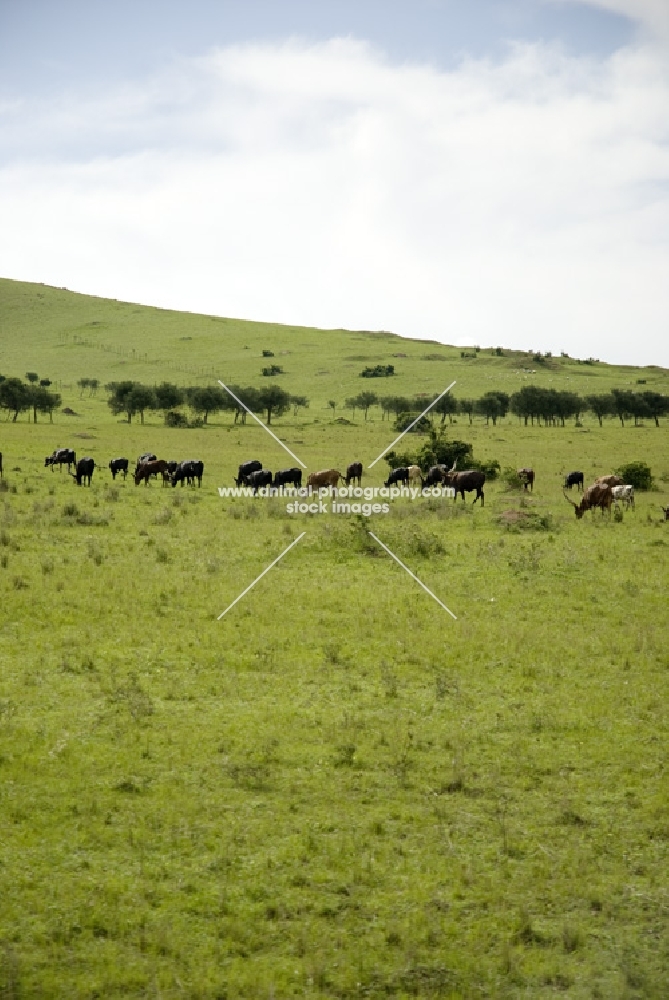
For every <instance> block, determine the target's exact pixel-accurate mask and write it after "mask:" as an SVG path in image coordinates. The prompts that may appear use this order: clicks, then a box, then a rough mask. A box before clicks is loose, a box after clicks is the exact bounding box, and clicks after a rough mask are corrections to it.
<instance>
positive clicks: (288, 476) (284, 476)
mask: <svg viewBox="0 0 669 1000" xmlns="http://www.w3.org/2000/svg"><path fill="white" fill-rule="evenodd" d="M289 484H290V485H291V486H295V487H296V489H298V490H299V489H300V487H301V486H302V469H298V468H294V469H281V470H280V471H279V472H275V473H274V482H273V483H272V486H275V487H276V488H277V489H278V488H279V487H280V486H288V485H289Z"/></svg>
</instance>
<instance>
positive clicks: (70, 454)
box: [44, 448, 77, 472]
mask: <svg viewBox="0 0 669 1000" xmlns="http://www.w3.org/2000/svg"><path fill="white" fill-rule="evenodd" d="M76 464H77V456H76V454H75V452H74V451H72V449H71V448H56V450H55V451H54V452H53V454H51V455H47V457H46V458H45V459H44V468H46V467H47V465H50V466H51V471H52V472H53V467H54V465H57V466H58V468H59V469H60V471H61V472H62V471H63V466H64V465H66V466H67V471H68V472H69V471H70V466H71V465H76Z"/></svg>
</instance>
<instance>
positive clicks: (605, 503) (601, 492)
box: [562, 483, 613, 520]
mask: <svg viewBox="0 0 669 1000" xmlns="http://www.w3.org/2000/svg"><path fill="white" fill-rule="evenodd" d="M562 493H563V495H564V498H565V500H568V501H569V503H570V504H571V505H572V507H573V508H574V512H575V514H576V517H577V518H578V519H579V520H580V519H581V518H582V517H583V515H584V514H585V512H586V510H591V511H592V512H593V514H594V512H595V508H596V507H599V508H600V510H601V512H602V514H603V513H604V511H605V510H608V512H609V514H610V513H611V504H612V503H613V490H612V489H611V487H610V486H609V485H608V484H607V483H593V484H592V486H588V488H587V490H586V491H585V493H584V494H583V496H582V498H581V502H580V503H579V504H576V503H574V501H573V500H570V499H569V497H568V496H567V494H566V493H565V492H564V490H563V491H562Z"/></svg>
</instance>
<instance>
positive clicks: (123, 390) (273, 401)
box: [105, 382, 309, 426]
mask: <svg viewBox="0 0 669 1000" xmlns="http://www.w3.org/2000/svg"><path fill="white" fill-rule="evenodd" d="M105 389H107V391H108V392H109V399H108V401H107V402H108V405H109V408H110V409H111V411H112V413H124V414H125V415H126V417H127V419H128V423H131V422H132V418H133V417H134V416H137V415H139V418H140V421H141V423H144V414H145V413H146V411H147V410H157V411H161V412H162V413H163V415H164V419H165V423H166V424H172V425H173V426H180V425H181V424H182V423H183V421H184V420H185V418H183V416H182V415H180V414H179V413H178V409H179V407H180V406H188V407H189V408H190V409H191V411H192V412H193V414H194V415H195V418H196V419H197V420H201V421H202V423H203V424H206V423H207V418H208V417H209V415H210V414H211V413H219V412H221V411H226V410H227V411H231V412H233V413H234V415H235V423H237V421H238V420H239V421H240V422H241V423H246V415H247V410H246V409H245V407H248V409H249V410H251V411H252V412H253V413H264V414H265V417H266V420H267V423H268V424H271V422H272V417H280V416H282V415H283V414H284V413H286V412H287V411H288V410H289V409H290V408H291V407H292V409H293V413H294V415H295V416H297V414H298V412H299V410H300V409H301V408H306V407H308V406H309V400H308V399H307V397H306V396H293V395H291V394H290V393H288V392H286V391H285V389H282V388H281V387H280V386H278V385H268V386H264V387H263V388H261V389H256V388H254V387H253V386H246V387H243V386H230V389H231V392H232V393H234V396H236V397H237V399H235V398H234V396H233V395H231V394H230V393H229V392H226V391H225V389H223V388H221V387H219V386H215V385H209V386H190V387H188V388H181V387H179V386H177V385H173V384H172V383H170V382H163V383H162V384H161V385H159V386H150V385H143V384H142V383H141V382H110V383H109V384H108V385H106V386H105ZM242 404H243V405H242ZM179 416H181V417H182V419H181V420H179V419H177V418H178V417H179Z"/></svg>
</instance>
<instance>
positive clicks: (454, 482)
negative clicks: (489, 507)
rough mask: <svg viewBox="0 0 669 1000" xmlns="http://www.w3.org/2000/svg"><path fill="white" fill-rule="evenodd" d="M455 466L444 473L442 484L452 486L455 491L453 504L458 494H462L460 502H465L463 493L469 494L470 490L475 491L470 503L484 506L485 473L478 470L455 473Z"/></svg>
mask: <svg viewBox="0 0 669 1000" xmlns="http://www.w3.org/2000/svg"><path fill="white" fill-rule="evenodd" d="M454 470H455V465H454V466H453V468H452V469H451V470H450V471H449V472H447V473H446V477H445V479H444V484H445V485H446V486H452V487H453V489H454V490H455V496H454V497H453V502H454V503H455V501H456V500H457V499H458V493H461V494H462V502H463V503H464V502H465V493H471V491H472V490H476V496H475V497H474V499H473V500H472V503H476V501H477V500H480V501H481V506H482V507H483V506H485V494H484V492H483V486H484V483H485V472H481V471H480V470H479V469H465V470H464V471H463V472H455V471H454Z"/></svg>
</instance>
